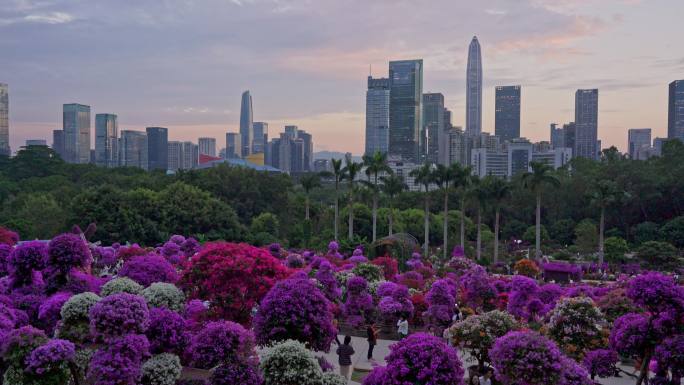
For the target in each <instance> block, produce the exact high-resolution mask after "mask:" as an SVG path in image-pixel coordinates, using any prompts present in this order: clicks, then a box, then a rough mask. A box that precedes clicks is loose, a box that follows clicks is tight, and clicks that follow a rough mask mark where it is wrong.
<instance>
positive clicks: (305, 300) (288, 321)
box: [254, 278, 337, 351]
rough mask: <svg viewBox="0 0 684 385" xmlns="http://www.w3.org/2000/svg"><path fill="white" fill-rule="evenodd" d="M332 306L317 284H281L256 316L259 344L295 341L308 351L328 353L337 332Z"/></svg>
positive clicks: (294, 281)
mask: <svg viewBox="0 0 684 385" xmlns="http://www.w3.org/2000/svg"><path fill="white" fill-rule="evenodd" d="M332 321H333V315H332V312H331V304H330V302H329V301H328V300H327V299H326V298H325V296H324V295H323V293H321V291H320V290H319V289H318V287H316V285H315V284H314V283H313V282H312V281H310V280H308V279H301V278H290V279H287V280H284V281H281V282H278V283H277V284H276V285H275V286H273V288H272V289H271V290H270V291H269V292H268V294H266V296H265V297H264V299H263V300H262V301H261V305H260V306H259V311H258V312H257V314H256V316H255V317H254V334H255V335H256V339H257V342H258V343H259V345H267V344H269V343H272V342H277V341H284V340H288V339H293V340H296V341H300V342H302V343H304V344H305V345H306V346H307V347H308V348H311V349H314V350H320V351H328V350H329V349H330V344H331V343H332V341H333V340H334V339H335V335H336V334H337V330H335V327H334V326H333V323H332Z"/></svg>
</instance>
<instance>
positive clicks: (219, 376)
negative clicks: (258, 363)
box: [210, 362, 264, 385]
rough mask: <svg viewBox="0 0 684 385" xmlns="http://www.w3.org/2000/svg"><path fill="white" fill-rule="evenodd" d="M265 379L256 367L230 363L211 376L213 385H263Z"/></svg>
mask: <svg viewBox="0 0 684 385" xmlns="http://www.w3.org/2000/svg"><path fill="white" fill-rule="evenodd" d="M263 382H264V379H263V378H262V377H261V373H259V370H258V368H257V367H255V365H252V364H249V363H244V362H229V363H225V364H223V365H220V366H219V367H218V368H216V369H215V370H214V372H213V373H212V374H211V380H210V383H211V385H237V384H240V385H261V384H262V383H263Z"/></svg>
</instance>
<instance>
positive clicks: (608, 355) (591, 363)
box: [582, 349, 618, 380]
mask: <svg viewBox="0 0 684 385" xmlns="http://www.w3.org/2000/svg"><path fill="white" fill-rule="evenodd" d="M617 363H618V354H617V352H616V351H615V350H608V349H597V350H592V351H590V352H587V354H585V356H584V360H583V361H582V365H583V366H584V368H585V369H586V370H587V372H589V375H590V376H591V379H592V380H593V379H594V378H595V377H601V378H606V377H613V376H615V375H616V374H617V373H618V369H617V366H616V365H617Z"/></svg>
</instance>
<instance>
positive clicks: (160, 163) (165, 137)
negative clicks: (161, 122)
mask: <svg viewBox="0 0 684 385" xmlns="http://www.w3.org/2000/svg"><path fill="white" fill-rule="evenodd" d="M145 131H146V132H147V163H148V165H149V169H150V170H164V171H166V170H168V169H169V129H168V128H165V127H147V128H146V129H145Z"/></svg>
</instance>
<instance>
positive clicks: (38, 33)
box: [0, 0, 684, 154]
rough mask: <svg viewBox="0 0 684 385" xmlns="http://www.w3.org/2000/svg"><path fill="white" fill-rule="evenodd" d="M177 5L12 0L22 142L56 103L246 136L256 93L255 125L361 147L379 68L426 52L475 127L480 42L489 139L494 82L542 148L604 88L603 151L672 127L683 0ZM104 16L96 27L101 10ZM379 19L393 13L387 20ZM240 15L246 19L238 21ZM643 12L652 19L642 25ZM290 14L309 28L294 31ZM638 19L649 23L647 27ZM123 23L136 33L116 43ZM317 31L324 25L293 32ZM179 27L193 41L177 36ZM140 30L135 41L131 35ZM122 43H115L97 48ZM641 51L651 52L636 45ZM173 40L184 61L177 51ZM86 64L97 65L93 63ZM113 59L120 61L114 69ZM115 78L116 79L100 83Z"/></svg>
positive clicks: (0, 21)
mask: <svg viewBox="0 0 684 385" xmlns="http://www.w3.org/2000/svg"><path fill="white" fill-rule="evenodd" d="M174 3H175V1H170V2H168V4H166V5H164V6H161V5H146V6H144V7H143V6H140V7H130V8H128V9H126V7H117V5H118V3H115V2H111V1H104V2H103V3H102V5H101V6H100V7H98V9H95V8H94V7H88V6H81V7H76V6H75V5H73V4H69V3H68V2H64V1H49V2H34V1H21V2H20V1H15V0H10V1H9V3H8V4H7V6H6V7H4V8H3V10H0V31H1V32H2V34H3V35H4V36H6V37H7V39H6V40H4V41H2V42H1V43H0V44H2V48H3V50H4V52H11V54H9V55H2V57H0V67H2V68H3V69H5V71H3V76H5V78H2V79H0V82H3V83H7V84H9V86H10V97H11V109H10V129H11V144H12V149H13V151H16V149H18V148H19V146H21V145H22V144H23V143H24V141H25V139H31V138H36V137H39V138H49V135H50V132H52V130H54V129H56V128H61V127H60V126H59V124H60V120H61V119H60V112H61V111H60V107H61V105H62V104H64V103H69V102H77V103H83V104H87V105H90V106H91V107H92V108H93V110H92V111H93V113H99V112H112V113H115V114H117V115H118V116H119V126H120V129H132V130H144V128H145V127H147V126H153V125H163V126H164V127H168V128H169V133H170V138H171V139H177V140H188V139H193V140H196V138H198V137H200V136H210V137H216V138H222V137H223V136H224V135H225V132H227V131H237V130H238V126H239V107H240V106H239V104H238V103H239V102H236V99H237V97H236V95H239V93H240V92H241V91H242V90H245V89H250V90H251V91H252V94H253V95H254V97H255V100H258V101H259V102H258V103H256V105H255V111H254V113H255V119H258V120H261V121H266V122H269V124H270V125H271V127H272V130H273V128H275V130H276V131H277V130H279V129H280V128H281V127H283V126H284V125H286V124H297V125H298V126H300V127H302V128H303V129H305V130H307V131H309V132H311V133H312V134H313V135H315V136H316V137H317V138H319V139H318V140H317V149H316V150H338V151H351V152H353V153H355V154H360V153H362V152H363V146H364V143H363V132H364V129H365V116H364V112H365V111H364V110H365V103H364V102H365V100H364V98H363V96H362V93H363V91H364V89H363V82H364V81H365V78H366V77H367V75H368V65H369V64H371V65H372V66H373V67H372V68H373V69H374V71H373V72H372V75H373V76H374V77H376V76H377V77H385V76H387V73H386V72H385V71H386V63H387V62H389V61H391V60H396V59H404V58H423V59H424V63H425V68H424V73H425V85H424V92H425V93H429V92H439V93H442V94H444V96H445V107H446V108H448V109H449V110H451V111H452V112H453V118H452V121H453V123H454V125H456V126H465V119H464V113H465V62H466V59H467V47H468V43H469V40H470V38H471V37H472V36H473V35H477V36H478V39H479V41H480V43H481V44H482V55H483V60H484V62H485V64H486V66H484V73H483V80H484V86H483V114H482V120H483V125H482V130H483V132H492V133H493V131H494V87H495V86H497V85H505V84H521V85H522V87H523V88H525V98H524V100H523V105H522V122H521V135H522V136H525V137H528V138H530V139H531V140H535V141H536V140H542V139H546V138H547V135H548V125H549V123H551V122H568V121H572V120H573V114H574V111H573V100H572V99H573V93H574V91H575V90H576V89H584V88H598V89H599V90H600V93H601V103H600V110H599V114H600V115H601V116H600V119H599V127H598V131H599V132H598V135H599V138H600V139H601V140H602V143H603V146H604V147H607V146H610V145H616V146H617V147H618V148H620V149H621V150H622V151H625V150H626V141H625V138H626V136H627V130H628V129H629V128H631V127H652V128H653V136H654V137H664V136H666V131H667V97H668V95H667V85H668V84H669V83H670V82H671V81H673V80H675V79H681V78H682V76H681V74H682V72H683V71H684V58H683V57H682V54H681V52H682V51H684V50H683V49H682V43H681V42H680V41H679V40H678V39H677V27H676V26H677V25H678V24H677V23H676V15H677V14H681V11H684V4H682V3H681V2H677V1H666V2H665V4H662V5H661V6H658V7H653V6H651V4H649V2H647V1H634V0H630V1H618V0H608V1H596V0H585V1H569V2H564V3H563V5H562V6H559V5H557V4H555V3H556V2H552V1H545V0H533V1H532V0H531V1H522V2H512V1H483V2H479V3H478V4H452V3H451V2H444V4H441V6H439V4H436V6H435V7H409V6H408V5H407V4H400V5H398V6H396V7H388V6H383V5H382V4H379V5H378V6H375V7H370V8H369V9H367V10H366V13H365V15H359V12H356V11H354V8H355V7H361V5H362V4H361V3H359V2H353V3H352V4H347V6H345V7H341V6H340V5H338V4H335V3H334V2H327V1H324V2H321V3H320V4H317V5H316V6H313V7H310V8H313V9H308V8H307V7H308V6H307V5H306V4H304V2H300V1H297V0H294V1H291V2H288V3H287V5H283V4H277V3H273V2H269V1H237V2H232V3H231V2H228V3H227V4H219V3H218V2H212V4H211V5H205V6H200V5H198V4H196V3H192V2H183V3H182V4H180V3H179V5H178V6H177V7H174V6H173V4H174ZM117 8H121V9H117ZM131 8H132V9H135V12H132V11H131ZM176 8H178V9H176ZM433 8H434V9H433ZM437 10H439V13H436V12H437ZM107 11H110V12H109V13H108V14H107V17H106V18H104V19H102V20H101V19H100V18H99V16H101V14H100V13H98V12H107ZM181 11H182V12H183V17H180V16H179V14H180V13H181ZM409 11H410V12H412V13H411V15H415V17H412V18H410V19H404V20H405V23H404V24H402V25H401V26H397V25H393V24H391V23H388V22H387V21H385V20H391V19H392V18H393V17H401V16H402V15H403V16H405V15H407V14H408V13H407V12H409ZM444 12H451V13H454V14H460V15H462V18H463V20H464V22H463V23H450V24H449V23H447V24H446V25H445V24H444V23H435V25H430V24H429V23H425V22H424V21H426V20H431V18H434V17H436V15H438V14H442V13H444ZM380 13H382V14H386V15H387V16H388V17H386V18H382V20H380V21H377V20H378V18H377V16H378V15H379V14H380ZM646 14H647V15H648V16H645V15H646ZM236 15H237V16H236ZM236 17H239V18H240V19H239V20H240V22H239V23H238V22H235V23H231V21H236ZM366 17H373V19H374V20H376V21H377V22H375V23H373V24H372V25H368V24H367V23H364V24H362V25H364V26H365V27H366V29H367V30H366V31H364V33H363V34H358V33H351V34H347V33H339V31H340V29H342V28H344V31H348V26H349V25H350V24H349V23H350V22H351V23H352V24H353V23H360V22H363V20H365V18H366ZM645 17H648V18H649V21H648V23H643V18H645ZM336 18H337V19H339V21H338V22H334V23H331V21H335V19H336ZM258 20H264V21H271V23H265V24H266V25H268V28H265V29H264V30H263V31H265V33H267V34H268V35H265V34H263V33H253V34H249V35H248V36H243V37H242V38H241V39H237V40H236V39H234V38H230V36H232V35H233V34H234V33H235V31H238V30H239V28H240V26H241V25H247V24H252V23H254V22H255V21H258ZM293 20H295V21H299V23H297V25H296V27H295V28H293V27H292V23H291V21H293ZM95 21H97V23H96V22H95ZM245 23H246V24H245ZM318 23H326V24H330V25H329V27H330V28H329V30H330V32H320V30H321V28H319V24H318ZM263 24H264V23H262V25H263ZM437 24H439V25H437ZM642 24H647V25H649V26H650V27H649V28H640V27H639V26H640V25H642ZM198 25H199V26H200V27H197V26H198ZM231 25H232V26H231ZM530 25H534V26H535V28H534V29H530V28H529V26H530ZM122 26H125V27H126V28H128V29H130V30H129V31H126V34H124V36H118V33H115V32H119V29H118V28H119V27H122ZM309 30H311V31H316V32H318V33H319V34H318V35H317V34H312V35H310V36H309V37H307V38H306V39H304V40H303V41H297V40H296V39H295V37H297V36H302V33H303V31H309ZM169 31H178V33H180V34H185V36H183V37H182V38H181V39H179V38H178V35H177V34H176V33H175V32H174V33H173V34H170V33H168V32H169ZM130 33H135V34H136V35H135V36H139V37H140V41H136V42H134V44H122V43H123V42H125V41H129V40H127V39H125V37H126V36H129V37H130V36H131V35H128V34H130ZM265 36H278V37H279V38H278V39H276V40H277V42H276V43H278V44H276V46H274V45H273V44H270V45H269V44H267V43H268V42H267V41H266V40H264V39H265ZM341 36H343V37H341ZM217 37H220V38H217ZM124 39H125V40H124ZM224 40H226V41H224ZM239 40H244V41H239ZM70 41H78V42H79V45H78V46H79V47H83V46H87V47H89V48H88V49H81V48H79V49H78V50H76V49H75V48H73V47H75V46H73V47H72V46H71V45H69V44H66V42H70ZM96 43H101V44H96ZM264 44H266V45H264ZM112 45H114V46H116V47H117V50H113V51H112V50H110V49H109V48H107V50H108V51H109V53H107V52H104V51H103V49H102V48H103V47H110V46H112ZM637 45H638V46H640V47H642V48H640V49H639V50H638V51H635V50H633V47H634V46H637ZM51 47H64V49H63V50H56V49H54V48H51ZM69 47H72V48H69ZM255 47H258V48H255ZM179 49H180V50H186V51H188V52H187V53H189V55H183V58H181V59H180V60H177V59H178V57H177V56H174V53H175V52H177V50H179ZM184 52H185V51H184ZM257 52H258V54H259V55H261V56H258V55H257ZM143 53H144V55H142V54H143ZM150 53H154V54H156V55H149V54H150ZM97 54H103V55H104V56H102V59H103V60H99V56H98V55H97ZM236 54H238V56H239V57H240V58H241V59H240V60H236V59H235V57H236ZM81 55H83V56H81ZM83 57H86V58H89V59H88V60H85V61H84V60H83ZM190 57H192V58H193V59H188V58H190ZM92 58H98V62H97V65H94V63H93V62H92V60H93V59H92ZM197 58H201V60H198V59H197ZM105 59H108V60H105ZM48 62H49V63H50V65H49V66H47V65H45V64H44V63H48ZM113 66H115V67H116V68H117V69H119V68H121V69H123V70H117V71H113V68H115V67H113ZM377 68H382V70H380V71H378V70H375V69H377ZM105 71H106V73H107V74H108V76H101V75H102V73H103V72H105ZM76 73H78V76H75V75H74V74H76ZM235 74H238V75H235ZM635 74H638V75H635ZM169 79H173V82H169ZM330 89H334V90H335V92H327V90H330ZM274 132H275V131H274ZM93 139H94V138H93Z"/></svg>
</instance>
